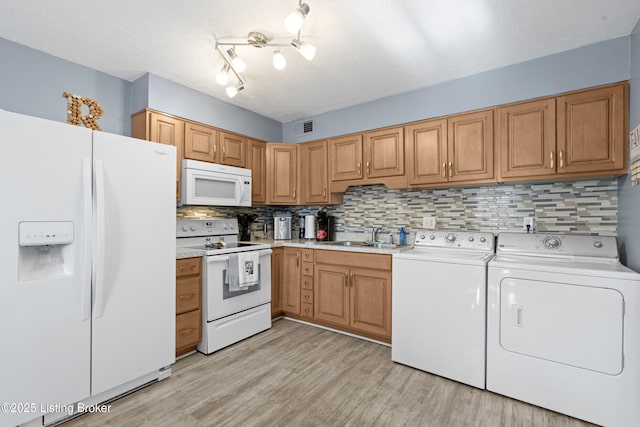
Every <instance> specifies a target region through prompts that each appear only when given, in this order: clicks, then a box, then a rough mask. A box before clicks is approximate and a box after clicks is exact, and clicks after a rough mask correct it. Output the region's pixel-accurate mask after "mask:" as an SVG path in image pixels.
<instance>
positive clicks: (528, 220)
mask: <svg viewBox="0 0 640 427" xmlns="http://www.w3.org/2000/svg"><path fill="white" fill-rule="evenodd" d="M522 231H524V232H529V233H533V231H534V218H533V217H532V216H530V217H525V218H522Z"/></svg>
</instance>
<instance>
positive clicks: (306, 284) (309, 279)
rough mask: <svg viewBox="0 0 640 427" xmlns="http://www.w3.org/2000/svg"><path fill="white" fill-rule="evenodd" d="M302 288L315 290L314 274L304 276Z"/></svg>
mask: <svg viewBox="0 0 640 427" xmlns="http://www.w3.org/2000/svg"><path fill="white" fill-rule="evenodd" d="M302 289H308V290H310V291H313V276H302Z"/></svg>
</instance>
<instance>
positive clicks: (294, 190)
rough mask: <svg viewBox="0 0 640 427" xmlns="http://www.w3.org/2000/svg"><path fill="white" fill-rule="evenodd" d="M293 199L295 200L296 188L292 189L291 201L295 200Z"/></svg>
mask: <svg viewBox="0 0 640 427" xmlns="http://www.w3.org/2000/svg"><path fill="white" fill-rule="evenodd" d="M295 198H296V188H295V187H293V199H294V200H295Z"/></svg>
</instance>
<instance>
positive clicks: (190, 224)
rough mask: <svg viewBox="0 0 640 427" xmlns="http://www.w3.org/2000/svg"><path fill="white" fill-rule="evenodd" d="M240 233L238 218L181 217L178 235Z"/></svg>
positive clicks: (177, 230)
mask: <svg viewBox="0 0 640 427" xmlns="http://www.w3.org/2000/svg"><path fill="white" fill-rule="evenodd" d="M236 234H238V220H237V219H236V218H205V219H179V220H178V221H177V222H176V237H200V236H226V235H236Z"/></svg>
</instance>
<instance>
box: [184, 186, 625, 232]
mask: <svg viewBox="0 0 640 427" xmlns="http://www.w3.org/2000/svg"><path fill="white" fill-rule="evenodd" d="M319 209H321V206H279V207H273V206H269V207H261V206H257V207H253V208H210V207H204V206H186V207H184V206H183V207H180V208H178V213H177V216H178V218H208V217H214V216H223V217H230V216H235V215H237V214H245V213H253V214H255V215H257V216H258V219H257V220H256V222H255V223H254V225H253V228H252V230H253V231H254V233H256V234H259V235H260V236H261V234H262V229H263V226H262V225H263V223H264V221H265V219H266V221H267V225H268V227H269V231H272V222H273V221H272V219H271V218H272V216H273V212H274V211H276V210H289V211H291V212H292V213H293V214H294V216H296V215H297V216H304V215H307V214H317V212H318V210H319ZM327 211H328V212H329V214H330V215H334V216H335V217H336V231H337V232H339V233H362V232H364V231H366V232H367V233H368V232H369V231H368V230H370V227H372V226H376V227H382V233H383V235H386V234H389V233H393V234H394V235H396V236H397V233H398V230H399V229H400V227H405V230H406V231H407V233H411V232H415V230H417V229H420V228H422V217H423V216H435V217H436V226H437V228H438V229H447V230H478V231H490V232H494V233H498V232H500V231H521V230H522V218H524V217H531V216H533V217H535V230H536V231H539V232H559V233H579V234H594V235H603V236H615V235H616V230H617V224H618V181H617V180H616V179H615V178H611V179H594V180H588V181H577V182H556V183H541V184H512V185H493V186H486V187H470V188H449V189H435V190H433V189H410V190H390V189H387V188H386V187H385V186H383V185H366V186H358V187H351V188H349V190H348V191H347V192H346V193H345V195H344V201H343V204H342V205H340V206H328V207H327ZM294 225H295V229H296V234H295V235H296V236H297V227H298V221H295V220H294Z"/></svg>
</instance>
